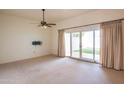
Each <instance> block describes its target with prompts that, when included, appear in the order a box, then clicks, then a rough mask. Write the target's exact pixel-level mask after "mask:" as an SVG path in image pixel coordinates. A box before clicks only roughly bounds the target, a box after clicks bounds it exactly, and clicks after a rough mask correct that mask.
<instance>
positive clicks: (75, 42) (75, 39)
mask: <svg viewBox="0 0 124 93" xmlns="http://www.w3.org/2000/svg"><path fill="white" fill-rule="evenodd" d="M71 36H72V38H71V39H72V57H75V58H80V32H73V33H72V34H71Z"/></svg>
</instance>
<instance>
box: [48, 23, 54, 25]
mask: <svg viewBox="0 0 124 93" xmlns="http://www.w3.org/2000/svg"><path fill="white" fill-rule="evenodd" d="M47 25H56V24H54V23H47Z"/></svg>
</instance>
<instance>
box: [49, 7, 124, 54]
mask: <svg viewBox="0 0 124 93" xmlns="http://www.w3.org/2000/svg"><path fill="white" fill-rule="evenodd" d="M119 18H124V10H123V9H122V10H96V11H94V12H89V13H86V14H84V15H81V16H77V17H73V18H70V19H68V20H63V21H61V22H58V23H57V26H56V27H54V28H53V29H52V30H53V31H52V48H51V51H52V53H53V54H57V47H58V33H57V30H58V29H62V28H68V27H73V26H80V25H87V24H92V23H98V22H103V21H109V20H114V19H119Z"/></svg>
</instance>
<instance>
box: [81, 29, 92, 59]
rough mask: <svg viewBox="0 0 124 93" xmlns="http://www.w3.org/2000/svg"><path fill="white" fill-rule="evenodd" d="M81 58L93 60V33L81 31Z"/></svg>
mask: <svg viewBox="0 0 124 93" xmlns="http://www.w3.org/2000/svg"><path fill="white" fill-rule="evenodd" d="M81 36H82V40H81V41H82V42H81V47H82V49H81V58H83V59H90V60H93V31H83V32H82V35H81Z"/></svg>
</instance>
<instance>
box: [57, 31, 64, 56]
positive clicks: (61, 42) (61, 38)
mask: <svg viewBox="0 0 124 93" xmlns="http://www.w3.org/2000/svg"><path fill="white" fill-rule="evenodd" d="M58 56H59V57H65V38H64V30H58Z"/></svg>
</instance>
